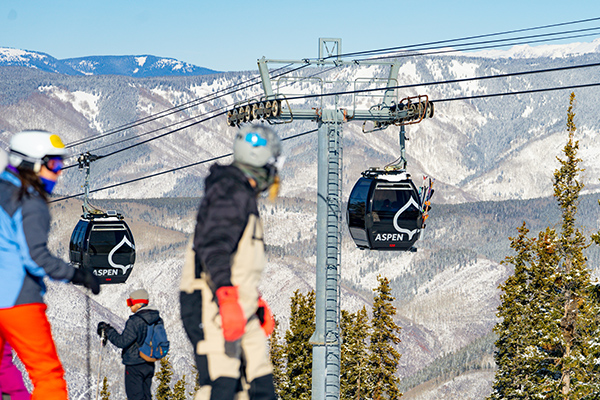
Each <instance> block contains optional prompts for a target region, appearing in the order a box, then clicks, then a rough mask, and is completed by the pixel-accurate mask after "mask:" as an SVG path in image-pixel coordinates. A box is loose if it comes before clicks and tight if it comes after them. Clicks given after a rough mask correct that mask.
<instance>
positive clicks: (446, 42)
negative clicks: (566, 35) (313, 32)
mask: <svg viewBox="0 0 600 400" xmlns="http://www.w3.org/2000/svg"><path fill="white" fill-rule="evenodd" d="M592 21H600V17H595V18H588V19H582V20H576V21H570V22H561V23H556V24H550V25H542V26H537V27H531V28H522V29H514V30H509V31H503V32H496V33H488V34H483V35H475V36H467V37H464V38H455V39H447V40H438V41H433V42H425V43H421V44H414V45H408V46H397V47H388V48H382V49H377V50H366V51H359V52H353V53H345V54H342V55H340V57H351V56H356V55H368V54H373V53H375V52H377V53H381V52H390V51H394V50H403V49H409V48H414V47H418V46H429V45H434V44H437V45H441V44H448V43H454V42H457V41H464V40H472V39H481V38H485V37H493V36H502V35H509V34H513V33H520V32H527V31H533V30H539V29H548V28H554V27H558V26H565V25H574V24H580V23H585V22H592ZM333 57H336V58H337V57H338V56H337V55H335V56H333V55H332V56H329V57H327V58H333Z"/></svg>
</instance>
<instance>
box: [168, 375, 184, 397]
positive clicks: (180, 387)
mask: <svg viewBox="0 0 600 400" xmlns="http://www.w3.org/2000/svg"><path fill="white" fill-rule="evenodd" d="M171 398H172V399H173V400H185V399H186V395H185V375H183V376H182V377H181V379H180V380H178V381H177V382H176V383H175V386H173V396H172V397H171Z"/></svg>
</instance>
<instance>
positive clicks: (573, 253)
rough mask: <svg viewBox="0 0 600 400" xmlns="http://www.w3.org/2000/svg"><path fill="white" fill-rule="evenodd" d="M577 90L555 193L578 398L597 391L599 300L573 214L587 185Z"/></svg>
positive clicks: (568, 354)
mask: <svg viewBox="0 0 600 400" xmlns="http://www.w3.org/2000/svg"><path fill="white" fill-rule="evenodd" d="M574 103H575V93H571V97H570V102H569V108H568V111H567V132H568V141H567V144H566V145H565V147H564V150H563V151H564V159H560V158H559V162H560V164H561V167H560V169H558V170H557V171H556V172H555V174H554V197H555V198H556V199H557V201H558V204H559V206H560V208H561V210H562V229H561V233H560V237H559V247H558V252H559V255H560V258H561V265H560V268H559V272H560V275H561V282H560V283H561V286H562V290H561V292H560V295H561V296H560V303H561V308H562V313H563V315H562V319H561V320H560V327H561V339H562V356H561V358H560V360H558V361H559V364H560V367H561V378H560V383H561V394H562V396H563V398H564V399H579V398H582V397H584V396H587V395H589V394H591V393H598V384H597V383H595V382H597V376H596V374H593V371H594V369H595V365H596V363H595V362H594V358H595V356H596V355H597V354H598V348H597V347H598V344H596V341H595V340H594V337H595V336H596V334H597V333H598V332H597V328H598V327H597V322H596V319H595V317H596V316H597V315H598V311H599V308H598V304H597V303H596V302H595V301H592V300H591V289H592V287H591V278H590V271H589V268H588V267H587V260H586V258H585V257H584V255H583V250H584V249H585V248H586V247H587V241H586V239H585V237H584V235H583V233H582V232H581V231H580V230H579V229H577V228H576V227H575V221H576V218H575V215H576V213H577V206H578V200H579V193H580V192H581V190H582V189H583V183H581V182H580V181H579V180H578V175H579V172H581V171H582V169H581V168H580V167H579V163H580V162H581V159H579V158H577V151H578V150H579V141H575V139H574V136H575V132H576V126H575V122H574V119H575V113H574V112H573V107H574Z"/></svg>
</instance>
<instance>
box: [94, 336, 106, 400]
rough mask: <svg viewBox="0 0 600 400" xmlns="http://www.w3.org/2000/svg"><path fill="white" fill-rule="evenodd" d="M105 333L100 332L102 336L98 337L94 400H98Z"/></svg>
mask: <svg viewBox="0 0 600 400" xmlns="http://www.w3.org/2000/svg"><path fill="white" fill-rule="evenodd" d="M106 340H107V337H106V332H105V331H104V330H102V336H100V356H99V357H98V378H97V379H96V382H97V384H96V400H98V395H99V394H100V371H101V368H100V366H101V364H102V350H104V346H106Z"/></svg>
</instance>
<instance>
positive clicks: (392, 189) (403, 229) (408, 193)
mask: <svg viewBox="0 0 600 400" xmlns="http://www.w3.org/2000/svg"><path fill="white" fill-rule="evenodd" d="M362 175H363V176H362V178H360V179H359V180H358V182H356V184H355V185H354V188H353V189H352V192H351V193H350V198H349V200H348V213H347V220H348V228H349V230H350V235H351V236H352V239H354V243H355V244H356V246H358V247H359V248H361V249H371V250H399V251H406V250H411V251H414V250H415V249H414V247H413V245H414V244H415V242H416V241H417V240H418V239H419V237H420V236H421V229H422V228H424V223H423V222H424V218H423V205H422V204H421V200H420V196H419V192H418V190H417V188H416V187H415V185H414V183H413V182H412V180H411V179H410V176H409V175H408V174H407V173H406V172H405V171H383V170H368V171H365V172H363V174H362Z"/></svg>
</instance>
